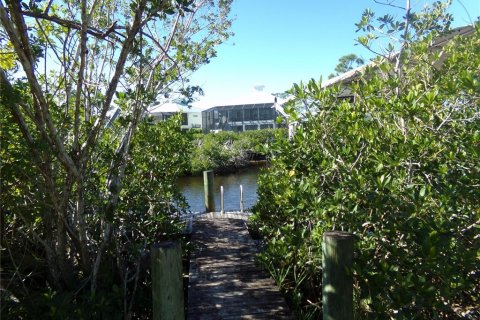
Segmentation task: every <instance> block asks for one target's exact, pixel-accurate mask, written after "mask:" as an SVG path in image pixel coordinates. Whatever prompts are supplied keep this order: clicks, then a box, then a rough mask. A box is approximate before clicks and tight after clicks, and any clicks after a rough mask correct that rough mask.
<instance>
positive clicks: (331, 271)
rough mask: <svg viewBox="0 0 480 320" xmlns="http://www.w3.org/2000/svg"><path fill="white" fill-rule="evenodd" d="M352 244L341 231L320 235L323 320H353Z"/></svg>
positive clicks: (350, 236) (350, 237) (350, 239)
mask: <svg viewBox="0 0 480 320" xmlns="http://www.w3.org/2000/svg"><path fill="white" fill-rule="evenodd" d="M353 241H354V235H353V234H351V233H348V232H342V231H329V232H325V233H324V234H323V244H322V261H323V275H322V296H323V298H322V300H323V301H322V302H323V319H324V320H334V319H335V320H352V319H353V275H352V266H353Z"/></svg>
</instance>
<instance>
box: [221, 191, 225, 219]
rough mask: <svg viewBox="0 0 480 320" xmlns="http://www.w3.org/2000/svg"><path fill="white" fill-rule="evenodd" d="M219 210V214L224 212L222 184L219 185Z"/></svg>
mask: <svg viewBox="0 0 480 320" xmlns="http://www.w3.org/2000/svg"><path fill="white" fill-rule="evenodd" d="M220 211H221V214H224V213H225V198H224V196H223V186H220Z"/></svg>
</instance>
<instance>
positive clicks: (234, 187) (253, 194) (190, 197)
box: [178, 168, 259, 212]
mask: <svg viewBox="0 0 480 320" xmlns="http://www.w3.org/2000/svg"><path fill="white" fill-rule="evenodd" d="M258 174H259V169H258V168H250V169H246V170H242V171H239V172H237V173H234V174H229V175H215V177H214V179H213V182H214V190H215V210H216V211H220V186H223V191H224V196H225V211H239V210H240V185H242V186H243V205H244V209H245V211H247V209H249V208H251V207H252V206H253V205H254V204H255V202H256V201H257V178H258ZM178 185H179V187H180V191H181V192H182V193H183V195H184V196H185V198H186V199H187V202H188V204H189V205H190V210H191V211H192V212H202V211H205V195H204V191H203V175H201V176H195V177H183V178H180V179H179V181H178Z"/></svg>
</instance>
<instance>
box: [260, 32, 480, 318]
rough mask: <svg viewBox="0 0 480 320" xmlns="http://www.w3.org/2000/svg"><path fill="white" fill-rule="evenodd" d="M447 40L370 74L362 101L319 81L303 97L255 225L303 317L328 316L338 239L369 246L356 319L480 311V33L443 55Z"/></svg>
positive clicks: (360, 89)
mask: <svg viewBox="0 0 480 320" xmlns="http://www.w3.org/2000/svg"><path fill="white" fill-rule="evenodd" d="M436 35H437V34H435V33H431V34H429V35H427V36H425V37H423V38H419V39H418V41H416V42H415V43H410V44H409V45H408V46H405V47H404V48H403V52H402V56H401V57H400V58H401V59H402V61H403V63H402V64H396V63H395V62H394V61H391V60H386V59H379V60H378V61H377V63H376V65H375V67H369V68H366V69H365V70H364V73H363V74H362V75H361V77H359V79H358V81H356V82H354V83H352V84H351V86H350V87H351V88H350V89H351V90H352V94H353V95H354V96H355V101H354V102H349V101H347V100H342V99H340V98H337V97H338V96H339V94H340V92H341V91H342V88H341V87H333V88H326V89H322V88H321V84H320V83H317V82H315V81H313V80H312V81H310V82H309V83H308V84H306V85H302V84H300V85H295V87H294V88H293V89H292V93H293V94H294V95H295V97H296V99H295V101H293V102H292V107H291V108H290V110H289V113H290V115H291V117H292V118H294V119H295V118H298V117H299V116H298V114H297V112H296V111H295V108H294V107H293V106H294V105H296V104H299V103H305V102H306V107H307V116H306V120H305V122H304V123H303V124H302V125H301V126H299V127H298V128H297V131H296V134H295V135H294V136H293V138H292V139H291V140H290V141H287V140H285V139H284V140H278V141H277V143H275V144H274V145H273V146H272V148H271V153H272V155H271V158H272V163H271V166H270V167H269V169H268V170H267V171H266V172H265V173H264V174H262V175H261V177H260V179H259V188H258V195H259V201H258V204H257V205H256V206H255V208H254V212H255V215H254V217H253V218H252V221H251V222H252V224H253V225H255V226H257V227H258V228H259V229H260V231H261V232H262V234H263V235H264V237H265V251H264V253H263V254H262V255H261V259H262V261H263V262H264V263H265V264H266V265H267V266H268V267H269V268H270V269H271V270H273V271H274V273H276V274H282V278H283V279H284V281H283V283H282V285H283V286H284V288H285V289H286V290H289V291H290V292H291V297H292V300H293V301H294V302H295V303H297V305H298V307H299V308H300V309H301V311H300V314H301V315H302V316H304V317H307V316H311V317H314V316H319V314H320V311H321V272H322V270H321V242H322V234H323V233H324V232H325V231H328V230H347V231H350V232H353V233H355V234H356V235H357V236H358V241H357V243H356V256H355V267H354V278H355V304H356V316H357V317H358V318H372V319H378V318H383V319H385V318H396V319H434V318H449V319H454V318H462V317H464V316H465V315H466V314H468V313H469V312H470V314H471V315H472V316H473V313H472V312H475V308H476V307H478V304H479V303H480V300H479V299H480V291H479V288H480V280H479V279H480V260H479V257H480V237H479V232H478V231H479V228H480V225H479V223H480V208H479V205H478V204H479V202H478V199H480V69H479V66H480V54H479V52H480V29H479V26H478V25H477V27H476V30H475V31H474V34H473V35H471V36H468V37H462V38H455V39H454V40H452V41H451V42H450V43H449V44H448V45H446V46H445V47H443V49H442V52H438V51H431V50H428V46H429V44H430V43H431V41H432V39H433V38H434V37H435V36H436ZM440 57H442V58H441V59H440ZM443 59H445V60H444V61H443V62H441V63H440V62H439V61H441V60H443ZM407 61H414V63H407ZM399 66H400V70H398V69H397V67H399ZM399 71H400V72H399ZM285 273H286V275H285ZM472 310H473V311H472ZM476 312H477V316H478V310H477V311H476Z"/></svg>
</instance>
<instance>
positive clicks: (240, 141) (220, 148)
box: [185, 129, 286, 176]
mask: <svg viewBox="0 0 480 320" xmlns="http://www.w3.org/2000/svg"><path fill="white" fill-rule="evenodd" d="M285 134H286V133H285V129H262V130H255V131H245V132H231V131H221V132H218V133H207V134H203V133H197V132H193V133H191V136H190V139H191V145H192V150H191V152H190V167H189V168H188V170H187V171H186V173H185V175H186V176H189V175H190V176H195V175H200V174H201V173H202V172H203V171H205V170H213V171H214V172H215V174H230V173H235V172H238V171H240V170H242V169H246V168H252V167H259V166H266V165H267V163H268V157H267V154H268V146H269V144H271V143H274V142H275V141H276V139H277V138H279V137H284V136H285Z"/></svg>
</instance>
